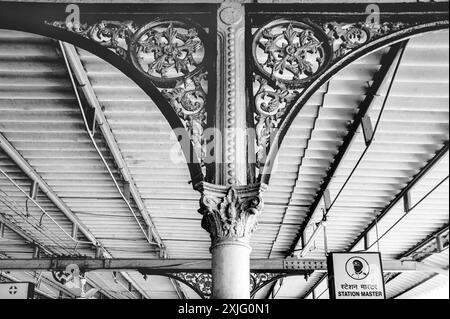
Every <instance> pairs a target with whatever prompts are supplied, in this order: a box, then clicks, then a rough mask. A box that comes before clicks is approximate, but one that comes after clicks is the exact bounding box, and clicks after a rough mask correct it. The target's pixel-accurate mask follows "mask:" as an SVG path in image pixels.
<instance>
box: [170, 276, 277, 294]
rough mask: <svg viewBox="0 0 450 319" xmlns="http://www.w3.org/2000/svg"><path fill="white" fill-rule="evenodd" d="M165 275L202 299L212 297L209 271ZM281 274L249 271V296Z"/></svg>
mask: <svg viewBox="0 0 450 319" xmlns="http://www.w3.org/2000/svg"><path fill="white" fill-rule="evenodd" d="M167 276H168V277H172V278H175V279H177V280H179V281H181V282H182V283H184V284H186V285H187V286H189V287H190V288H191V289H193V290H194V291H195V292H196V293H197V294H198V295H199V296H201V297H202V298H204V299H209V298H211V297H212V275H211V274H210V273H189V272H180V273H174V274H168V275H167ZM283 276H284V275H283V274H279V273H251V274H250V283H249V284H250V286H249V287H250V296H251V297H252V298H253V297H254V296H255V294H256V293H257V292H258V291H259V290H260V289H261V288H263V287H264V286H266V285H267V284H269V283H271V282H273V281H274V280H276V279H278V278H282V277H283Z"/></svg>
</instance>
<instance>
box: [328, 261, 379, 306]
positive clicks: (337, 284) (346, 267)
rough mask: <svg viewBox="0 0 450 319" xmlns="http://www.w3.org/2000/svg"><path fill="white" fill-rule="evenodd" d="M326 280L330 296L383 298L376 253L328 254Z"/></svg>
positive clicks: (335, 297) (334, 297) (338, 297)
mask: <svg viewBox="0 0 450 319" xmlns="http://www.w3.org/2000/svg"><path fill="white" fill-rule="evenodd" d="M328 281H329V287H330V298H331V299H386V292H385V287H384V277H383V269H382V265H381V256H380V254H379V253H331V254H330V255H329V257H328Z"/></svg>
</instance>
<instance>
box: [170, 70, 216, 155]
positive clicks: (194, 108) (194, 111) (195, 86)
mask: <svg viewBox="0 0 450 319" xmlns="http://www.w3.org/2000/svg"><path fill="white" fill-rule="evenodd" d="M207 90H208V82H207V74H206V72H204V73H200V74H197V75H194V76H192V77H190V78H186V79H185V80H184V81H180V82H178V83H177V85H176V86H175V88H174V89H165V90H163V91H162V92H163V94H164V95H166V96H167V98H168V99H169V101H170V103H171V104H172V106H173V107H174V109H175V110H176V112H177V114H178V116H179V117H180V118H181V119H182V120H183V121H184V123H185V126H186V128H187V130H188V132H189V133H190V135H191V139H192V143H193V144H194V149H195V151H196V152H197V156H198V158H205V156H206V143H205V141H204V136H203V130H204V127H205V126H206V101H207Z"/></svg>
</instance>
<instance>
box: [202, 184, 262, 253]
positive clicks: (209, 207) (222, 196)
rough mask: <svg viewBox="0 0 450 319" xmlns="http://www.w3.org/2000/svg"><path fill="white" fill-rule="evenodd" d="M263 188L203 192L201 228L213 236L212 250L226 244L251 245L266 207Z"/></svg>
mask: <svg viewBox="0 0 450 319" xmlns="http://www.w3.org/2000/svg"><path fill="white" fill-rule="evenodd" d="M205 184H206V183H205ZM260 187H261V186H259V185H257V186H251V187H247V189H245V188H244V189H238V188H237V186H232V187H230V188H228V189H227V190H226V192H224V189H221V191H220V192H217V191H212V192H211V191H210V187H206V189H205V188H203V190H202V191H201V192H202V195H201V198H200V209H199V213H200V214H201V215H203V219H202V227H203V228H204V229H205V230H206V231H208V232H209V233H210V235H211V240H212V244H213V246H215V245H216V244H218V243H220V242H222V241H227V240H231V241H240V242H243V243H247V244H248V243H249V241H250V237H251V235H252V234H253V232H254V231H255V230H256V228H257V226H258V215H259V214H260V212H261V210H262V207H263V200H262V197H261V195H260V191H261V188H260ZM208 188H209V190H208Z"/></svg>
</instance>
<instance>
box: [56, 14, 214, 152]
mask: <svg viewBox="0 0 450 319" xmlns="http://www.w3.org/2000/svg"><path fill="white" fill-rule="evenodd" d="M48 24H50V25H53V26H55V27H59V28H63V29H66V30H68V31H71V32H74V33H76V34H79V35H81V36H83V37H86V38H89V39H91V40H93V41H95V42H96V43H99V44H100V45H102V46H104V47H106V48H108V49H110V50H112V51H114V52H115V53H116V54H118V55H119V56H121V57H122V58H123V59H125V60H127V61H130V62H131V63H132V64H133V66H134V67H135V68H136V69H138V70H139V71H141V72H142V73H144V74H145V75H146V76H147V77H148V78H149V79H150V81H151V82H152V83H153V84H155V85H156V86H157V87H158V88H159V89H160V90H161V92H162V93H163V94H164V95H165V96H166V97H167V99H168V100H169V102H170V104H171V105H172V107H173V109H174V110H175V111H176V112H177V114H178V116H179V117H180V118H181V120H182V122H183V124H184V125H185V126H186V129H187V130H188V132H189V133H190V136H191V140H192V143H193V145H194V149H195V152H196V155H197V156H198V158H199V159H200V160H203V159H204V158H205V154H206V151H205V143H204V141H203V131H204V128H205V126H206V103H207V91H208V90H207V88H208V82H207V71H206V66H205V64H206V51H205V46H204V32H203V31H202V30H201V29H200V28H196V27H193V26H192V25H189V24H188V23H187V22H181V21H172V20H170V21H163V20H157V21H153V22H151V23H148V24H146V25H144V26H142V27H139V26H137V25H136V24H135V23H134V22H133V21H124V22H121V21H110V20H103V21H99V22H97V23H95V24H91V25H89V24H79V25H74V24H67V23H65V22H59V21H57V22H52V23H48Z"/></svg>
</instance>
